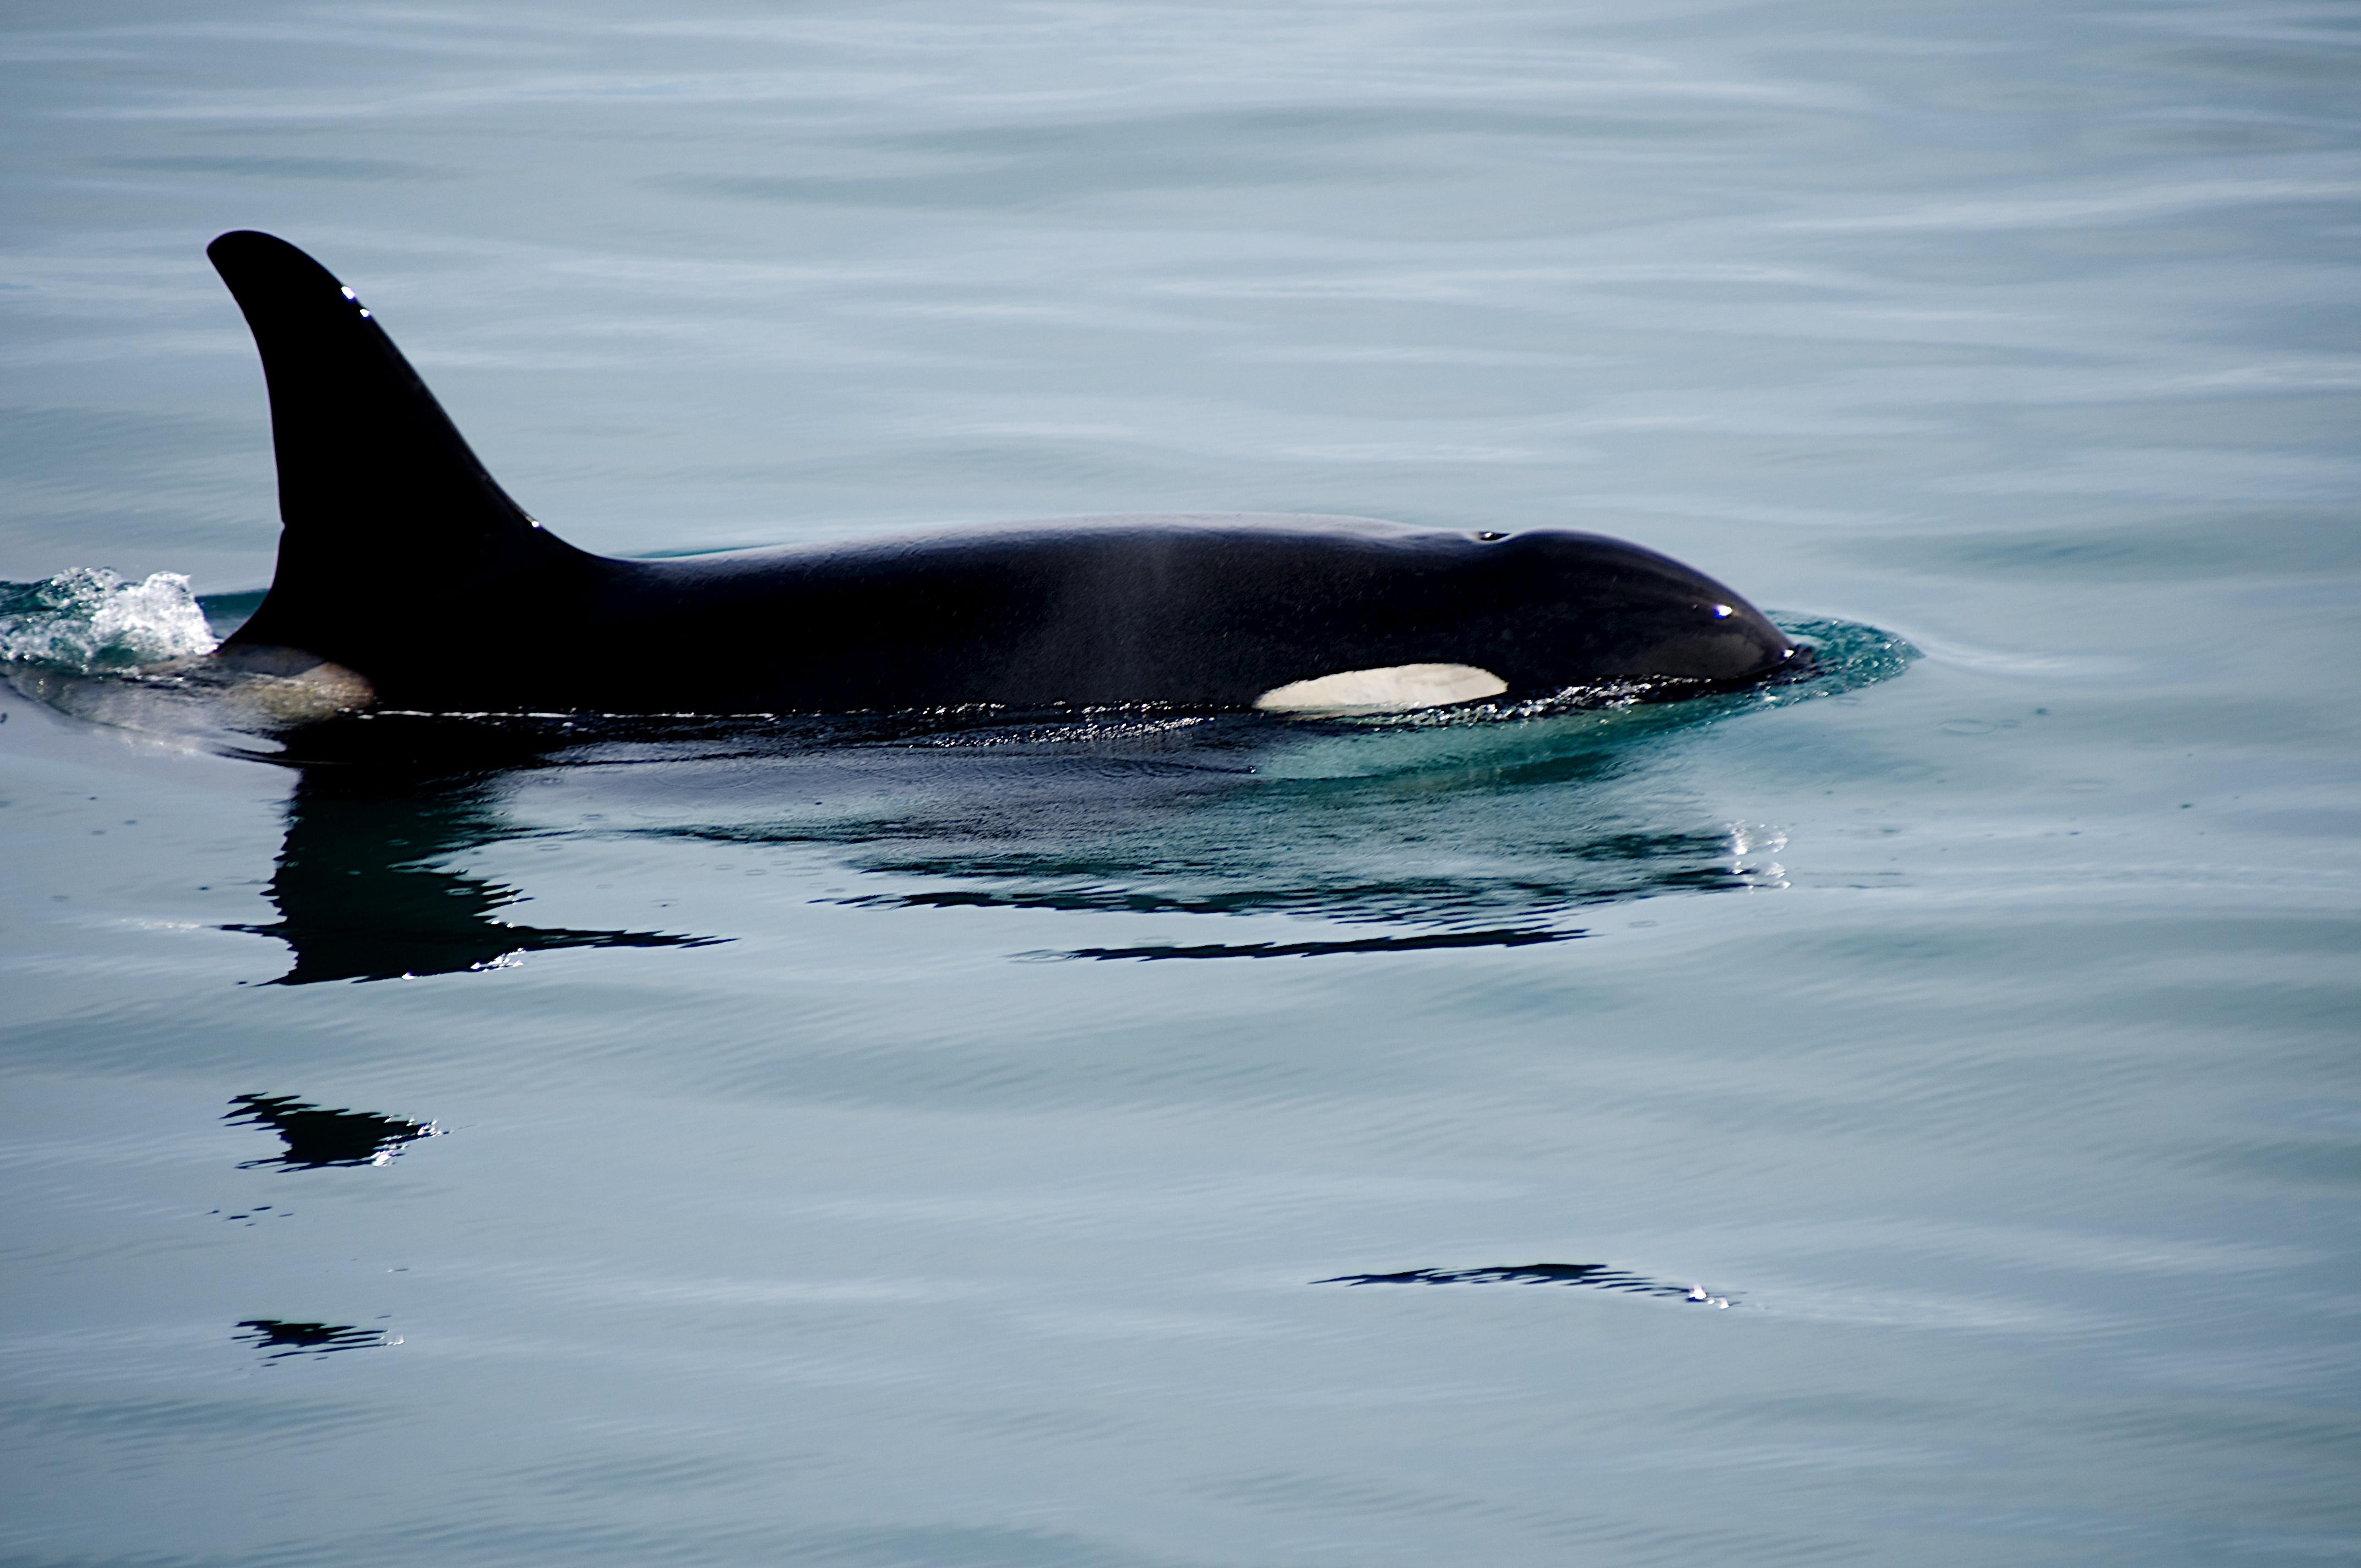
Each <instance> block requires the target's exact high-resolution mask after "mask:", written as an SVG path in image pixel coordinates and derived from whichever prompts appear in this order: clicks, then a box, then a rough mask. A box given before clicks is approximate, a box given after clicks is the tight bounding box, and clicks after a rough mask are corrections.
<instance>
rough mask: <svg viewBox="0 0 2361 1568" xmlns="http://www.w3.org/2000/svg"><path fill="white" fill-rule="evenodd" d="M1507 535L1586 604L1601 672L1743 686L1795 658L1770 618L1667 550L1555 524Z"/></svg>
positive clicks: (1589, 641) (1591, 648) (1583, 621)
mask: <svg viewBox="0 0 2361 1568" xmlns="http://www.w3.org/2000/svg"><path fill="white" fill-rule="evenodd" d="M1509 537H1510V540H1512V541H1514V542H1515V543H1518V544H1519V545H1521V553H1522V554H1525V555H1526V556H1527V562H1528V564H1529V565H1531V566H1532V567H1535V568H1538V569H1539V572H1540V574H1541V575H1543V576H1544V577H1545V579H1547V580H1550V581H1553V582H1554V583H1557V584H1561V585H1563V589H1564V591H1565V594H1566V595H1567V598H1568V599H1569V600H1570V601H1571V602H1572V603H1574V604H1576V605H1577V606H1579V612H1578V617H1579V625H1580V633H1579V635H1580V639H1581V641H1583V643H1584V644H1585V645H1586V646H1585V648H1584V654H1585V657H1586V660H1587V662H1588V663H1590V664H1591V666H1592V667H1593V668H1595V669H1597V670H1598V672H1599V673H1600V674H1606V675H1609V676H1616V677H1622V678H1628V679H1632V680H1666V679H1671V680H1697V681H1712V682H1716V683H1730V684H1741V683H1744V682H1748V681H1759V680H1763V679H1765V678H1766V677H1769V676H1771V675H1774V674H1779V673H1780V672H1781V671H1782V670H1784V669H1786V668H1789V667H1791V665H1792V662H1793V661H1794V660H1795V658H1796V656H1797V653H1796V647H1795V643H1794V642H1793V641H1790V640H1789V638H1788V636H1787V634H1786V633H1785V632H1784V631H1782V630H1779V629H1778V628H1777V627H1776V626H1773V624H1772V623H1771V620H1770V618H1769V617H1768V616H1766V615H1764V614H1763V612H1762V611H1761V610H1759V609H1755V608H1754V607H1753V606H1752V605H1751V604H1749V603H1747V602H1746V600H1745V599H1744V598H1741V597H1740V596H1739V595H1737V594H1736V593H1734V592H1732V591H1731V590H1730V588H1729V587H1726V586H1725V585H1723V584H1721V583H1718V582H1716V581H1714V580H1713V579H1712V578H1711V577H1708V576H1706V575H1705V574H1704V573H1702V572H1699V571H1697V570H1696V569H1695V568H1693V567H1690V566H1686V565H1682V564H1681V563H1680V562H1678V561H1675V560H1674V559H1673V558H1672V557H1671V556H1669V555H1660V554H1657V553H1656V552H1654V551H1653V550H1644V549H1642V548H1641V547H1640V546H1639V545H1637V544H1628V543H1624V542H1623V541H1621V540H1620V539H1609V538H1607V537H1606V536H1604V535H1602V534H1596V533H1576V532H1571V531H1560V530H1556V529H1542V530H1535V531H1532V532H1524V533H1518V534H1513V535H1510V536H1509Z"/></svg>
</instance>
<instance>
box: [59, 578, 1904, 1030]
mask: <svg viewBox="0 0 2361 1568" xmlns="http://www.w3.org/2000/svg"><path fill="white" fill-rule="evenodd" d="M1790 626H1791V630H1795V631H1796V632H1797V633H1798V635H1799V636H1800V637H1802V638H1803V639H1805V640H1806V641H1807V643H1816V644H1817V649H1818V652H1817V655H1816V656H1815V657H1814V658H1813V659H1811V660H1809V661H1806V663H1804V664H1803V665H1802V666H1801V668H1800V669H1799V672H1798V674H1797V677H1796V678H1795V679H1794V680H1791V681H1789V682H1786V683H1784V685H1774V686H1766V687H1761V688H1755V689H1752V690H1748V691H1743V692H1733V693H1721V694H1715V695H1708V696H1696V697H1692V698H1690V699H1688V700H1685V701H1678V702H1672V701H1658V700H1647V699H1638V700H1627V699H1624V698H1615V697H1612V696H1611V694H1609V695H1601V696H1598V697H1597V700H1589V699H1583V700H1573V699H1572V698H1571V697H1570V698H1569V699H1568V700H1565V701H1558V702H1555V703H1554V705H1543V706H1541V707H1536V708H1533V709H1532V710H1531V711H1526V710H1522V709H1521V710H1518V711H1515V712H1492V711H1489V710H1488V709H1486V708H1484V707H1482V705H1477V707H1473V708H1467V709H1458V710H1449V711H1443V712H1434V713H1427V714H1418V715H1408V716H1401V717H1400V718H1381V719H1344V720H1303V719H1279V718H1271V717H1269V716H1266V715H1259V714H1235V713H1231V714H1207V713H1182V712H1176V711H1160V710H1126V711H1104V712H1101V711H1090V712H1063V713H1037V714H1012V713H1006V712H1001V711H995V710H988V709H975V710H947V711H936V712H927V713H903V714H852V715H839V716H829V717H796V716H766V715H740V716H694V715H678V716H670V717H664V716H658V717H653V718H609V717H603V716H598V715H474V716H468V715H423V714H401V713H376V714H368V715H363V716H355V717H348V718H340V719H335V720H332V721H329V722H326V723H321V724H314V725H311V726H308V727H304V728H302V729H296V730H292V731H283V732H280V734H279V735H277V736H276V737H275V740H276V743H278V744H280V746H281V747H282V748H283V749H282V750H281V751H279V752H278V753H277V754H276V755H274V756H272V757H271V759H270V760H272V761H275V762H280V763H282V764H284V765H288V766H291V767H292V768H294V769H296V770H297V771H298V772H299V774H300V777H299V780H298V783H297V785H296V787H295V790H294V792H293V795H292V796H291V800H290V802H289V805H288V808H287V829H286V836H285V839H284V842H283V846H282V849H281V851H280V856H279V861H278V865H277V869H276V872H275V873H274V874H273V875H272V877H271V879H270V881H269V884H268V886H267V889H266V896H268V897H269V900H270V902H271V903H272V904H273V905H276V906H277V908H278V911H279V915H280V918H279V919H278V920H277V921H275V922H272V923H269V924H267V925H240V926H234V927H228V928H229V929H233V930H238V931H247V932H252V933H255V934H258V935H264V936H270V937H276V938H279V939H280V940H281V941H284V942H285V943H286V944H287V945H288V946H289V947H290V948H291V949H292V950H293V954H294V962H293V965H292V967H291V968H290V969H289V970H288V971H287V972H286V973H285V974H283V975H280V976H279V977H278V978H277V979H276V980H273V981H267V982H266V983H269V984H275V985H305V984H313V983H317V982H322V981H375V980H390V979H396V978H405V977H415V976H422V975H438V974H451V973H457V972H465V971H468V970H489V969H497V968H502V967H506V966H507V965H508V964H510V963H511V962H513V961H514V960H516V959H520V958H522V956H524V955H526V954H530V953H534V952H544V951H551V950H556V949H562V948H696V947H704V946H708V945H711V944H714V943H717V942H720V941H726V940H728V939H729V938H722V937H715V936H698V935H690V934H684V933H677V932H665V931H644V930H612V929H576V928H570V927H534V926H522V925H515V924H511V923H509V922H506V921H503V920H501V919H500V918H499V917H498V916H499V914H500V911H502V910H504V909H506V908H507V907H509V906H510V905H514V904H517V903H520V902H522V901H523V900H524V899H525V898H526V897H527V896H528V895H527V894H526V893H525V892H524V891H523V890H522V889H519V888H516V887H513V886H511V885H509V884H506V883H498V882H494V881H491V880H489V879H487V878H484V877H479V876H473V875H469V874H467V872H465V871H463V870H461V869H459V868H458V866H457V864H456V862H457V861H460V860H461V859H462V858H463V857H464V856H465V855H466V854H467V852H468V851H471V850H481V849H484V848H486V847H488V846H490V845H493V844H495V843H500V842H504V841H509V840H515V839H524V838H533V837H546V838H551V839H566V838H577V839H578V838H582V837H588V836H600V835H616V836H620V837H625V838H634V839H641V840H642V841H648V840H664V839H671V840H675V841H682V842H689V843H700V844H708V845H716V846H729V847H730V848H733V849H761V848H765V847H772V848H790V847H800V848H806V849H818V850H822V851H824V852H826V853H827V854H829V856H830V857H832V858H834V859H836V860H838V861H840V863H842V864H843V865H844V866H845V868H846V869H848V870H850V871H852V872H856V873H866V874H872V875H877V876H881V877H887V878H894V879H898V880H902V881H905V882H908V881H926V882H933V883H948V884H950V885H938V886H930V887H928V886H921V887H906V888H904V889H901V890H897V891H893V892H881V893H876V894H855V895H851V896H842V897H837V898H833V899H831V900H830V902H835V903H840V904H843V905H850V906H853V907H866V908H887V907H891V908H900V909H923V908H935V909H960V908H969V909H999V910H1011V911H1050V912H1064V913H1070V914H1101V915H1124V916H1147V917H1160V916H1191V917H1194V916H1260V917H1266V918H1268V917H1272V916H1279V917H1291V918H1293V919H1296V920H1299V921H1325V922H1331V923H1334V924H1338V925H1343V926H1347V927H1350V926H1356V925H1357V926H1376V927H1388V928H1389V929H1386V930H1383V931H1380V932H1372V933H1369V934H1367V935H1363V934H1359V933H1353V932H1342V933H1334V934H1331V933H1325V932H1321V931H1318V930H1317V929H1313V930H1310V931H1305V932H1303V933H1302V934H1301V937H1295V936H1291V935H1290V934H1288V933H1286V932H1279V933H1270V932H1267V931H1257V932H1254V933H1251V934H1242V935H1241V937H1240V938H1238V939H1224V940H1207V941H1198V940H1183V939H1176V938H1175V937H1174V935H1173V934H1172V933H1171V932H1170V930H1169V929H1168V930H1164V931H1158V932H1154V933H1149V932H1146V931H1143V932H1142V936H1143V938H1150V939H1145V940H1142V941H1139V942H1110V943H1105V944H1103V945H1096V946H1091V947H1085V948H1072V949H1064V950H1060V949H1051V950H1043V949H1039V948H1030V949H1020V950H1017V951H1015V952H1012V954H1011V955H1010V956H1011V957H1014V958H1020V959H1091V960H1109V959H1137V960H1143V961H1155V960H1161V959H1219V958H1313V957H1323V956H1334V955H1346V954H1374V953H1393V952H1404V951H1419V950H1424V949H1439V948H1516V947H1529V946H1535V945H1542V944H1548V943H1558V942H1568V941H1573V940H1576V939H1578V938H1582V937H1585V936H1587V935H1588V934H1590V933H1589V930H1588V928H1587V926H1586V925H1585V924H1583V923H1581V920H1580V918H1579V917H1580V916H1582V914H1583V912H1585V911H1596V910H1598V908H1600V907H1602V906H1607V905H1619V904H1624V903H1628V902H1630V901H1632V900H1636V899H1643V898H1650V897H1655V896H1660V895H1664V894H1695V893H1726V892H1743V891H1748V890H1752V889H1760V888H1768V887H1777V886H1781V885H1784V872H1782V870H1781V869H1780V867H1779V865H1778V864H1777V862H1776V861H1775V859H1774V858H1773V857H1774V856H1775V854H1776V853H1777V850H1779V848H1780V846H1781V845H1782V844H1783V843H1784V837H1783V835H1782V834H1781V833H1780V831H1779V830H1778V829H1777V828H1765V827H1762V826H1760V825H1747V824H1735V823H1730V822H1727V821H1716V820H1714V819H1713V818H1712V817H1710V816H1708V815H1707V812H1706V808H1705V806H1703V805H1702V804H1701V803H1699V802H1697V801H1696V800H1694V799H1691V798H1687V797H1686V796H1684V795H1680V794H1679V793H1677V791H1676V789H1675V788H1674V787H1673V786H1671V785H1670V784H1669V783H1668V775H1667V774H1666V773H1665V772H1664V769H1662V768H1661V767H1660V766H1658V765H1657V764H1658V763H1659V762H1661V760H1662V759H1663V758H1664V756H1665V754H1666V748H1667V747H1670V746H1672V745H1673V744H1675V739H1676V737H1678V736H1680V735H1682V734H1685V733H1693V732H1695V731H1697V730H1698V729H1700V728H1701V727H1705V726H1710V725H1712V724H1715V723H1717V722H1719V721H1720V720H1722V719H1726V718H1733V717H1737V716H1740V715H1743V714H1748V713H1759V712H1760V711H1762V710H1763V708H1765V707H1773V706H1779V705H1782V704H1784V703H1788V702H1794V701H1799V700H1806V699H1809V698H1811V697H1815V696H1824V695H1829V694H1832V693H1836V692H1842V691H1846V690H1850V689H1853V688H1855V687H1858V686H1860V685H1866V684H1869V683H1871V682H1873V681H1876V680H1881V679H1884V678H1887V677H1888V676H1891V675H1892V674H1896V673H1898V672H1899V671H1900V670H1901V669H1902V668H1903V667H1904V666H1905V664H1906V663H1907V662H1908V660H1909V658H1910V657H1911V656H1912V655H1911V651H1910V650H1909V649H1908V648H1907V647H1906V645H1905V644H1902V643H1901V642H1899V641H1898V640H1895V639H1894V638H1892V637H1890V636H1889V635H1887V634H1885V633H1883V632H1879V631H1877V630H1874V629H1873V628H1869V627H1862V626H1856V625H1851V624H1849V623H1842V622H1833V621H1806V622H1790ZM99 685H104V683H100V682H93V681H84V682H82V683H79V685H77V686H76V687H75V689H76V690H80V689H81V688H82V686H99ZM133 690H134V688H133V687H132V686H130V685H125V684H124V683H115V684H114V685H111V686H108V688H107V691H108V695H110V696H116V697H122V696H126V694H128V693H130V692H132V691H133ZM147 695H149V696H155V695H158V694H147ZM182 695H185V694H182ZM174 700H176V701H177V700H179V698H178V697H175V698H174ZM168 706H169V705H168ZM247 754H255V753H253V752H251V751H249V752H248V753H247ZM536 776H537V777H539V778H541V779H544V780H546V779H549V778H552V777H558V778H562V780H563V782H564V784H565V788H564V789H562V790H561V791H559V792H558V793H559V794H560V795H566V794H572V793H579V792H580V791H588V793H590V794H592V795H597V796H598V797H599V798H601V799H602V800H606V799H609V798H611V799H614V800H620V801H623V802H625V803H627V804H628V805H629V806H631V817H630V820H629V825H628V826H620V825H619V826H614V827H606V826H593V824H596V823H601V822H603V821H604V819H605V817H606V814H605V813H604V812H600V813H598V814H595V815H590V816H587V817H577V818H576V819H574V820H572V821H568V820H566V819H565V818H564V817H560V818H558V819H555V820H551V821H549V822H547V823H545V824H544V825H543V826H539V827H531V826H526V825H525V824H523V823H522V821H520V820H519V819H518V816H519V814H518V812H517V811H516V810H515V809H514V808H513V807H512V806H511V805H510V804H509V803H508V802H507V801H506V799H505V798H504V797H507V796H509V795H512V794H515V793H518V789H519V786H521V785H522V784H525V783H526V782H527V781H529V780H532V779H533V778H535V777H536ZM577 786H579V790H577ZM832 891H833V890H832Z"/></svg>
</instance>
